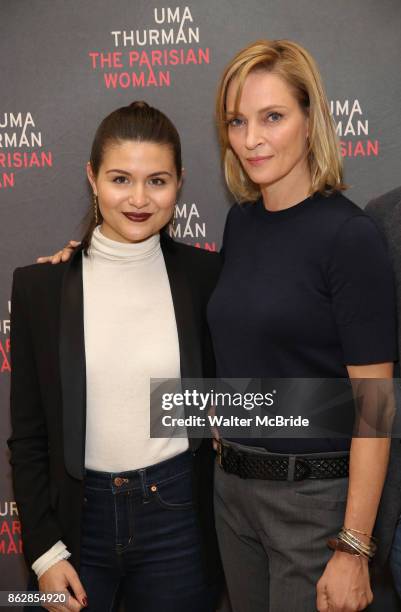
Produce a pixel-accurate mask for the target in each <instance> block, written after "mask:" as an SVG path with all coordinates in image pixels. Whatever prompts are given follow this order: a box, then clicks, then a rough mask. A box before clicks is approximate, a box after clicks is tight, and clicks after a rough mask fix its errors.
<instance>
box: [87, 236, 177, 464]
mask: <svg viewBox="0 0 401 612" xmlns="http://www.w3.org/2000/svg"><path fill="white" fill-rule="evenodd" d="M83 287H84V329H85V353H86V385H87V391H86V451H85V467H87V468H89V469H92V470H99V471H102V472H122V471H127V470H136V469H139V468H143V467H146V466H148V465H152V464H154V463H158V462H159V461H163V460H164V459H168V458H170V457H173V456H174V455H177V454H178V453H180V452H183V451H184V450H186V449H187V448H188V440H187V439H183V438H160V439H159V438H153V439H151V438H149V386H150V378H179V377H180V355H179V347H178V335H177V325H176V321H175V314H174V307H173V301H172V297H171V290H170V284H169V280H168V277H167V271H166V266H165V263H164V258H163V253H162V251H161V248H160V237H159V234H157V235H155V236H150V238H148V239H147V240H145V241H143V242H140V243H129V244H128V243H124V242H116V241H114V240H110V239H109V238H106V237H105V236H103V234H102V233H101V231H100V228H96V229H95V231H94V233H93V236H92V241H91V247H90V250H89V256H88V257H83Z"/></svg>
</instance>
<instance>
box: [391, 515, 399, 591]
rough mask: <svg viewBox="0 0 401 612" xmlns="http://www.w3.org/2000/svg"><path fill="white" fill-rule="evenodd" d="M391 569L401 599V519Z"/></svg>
mask: <svg viewBox="0 0 401 612" xmlns="http://www.w3.org/2000/svg"><path fill="white" fill-rule="evenodd" d="M390 567H391V573H392V574H393V579H394V586H395V588H396V589H397V593H398V596H399V597H400V598H401V518H400V519H399V520H398V523H397V526H396V529H395V533H394V540H393V546H392V548H391V555H390Z"/></svg>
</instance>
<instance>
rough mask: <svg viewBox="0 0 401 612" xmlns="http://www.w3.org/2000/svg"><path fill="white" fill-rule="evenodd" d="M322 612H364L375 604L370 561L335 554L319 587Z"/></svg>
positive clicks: (317, 601) (320, 609) (317, 602)
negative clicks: (372, 603) (356, 611)
mask: <svg viewBox="0 0 401 612" xmlns="http://www.w3.org/2000/svg"><path fill="white" fill-rule="evenodd" d="M316 591H317V600H316V607H317V609H318V611H319V612H354V611H355V610H365V608H366V607H367V606H368V605H369V604H370V603H371V602H372V600H373V593H372V590H371V588H370V578H369V567H368V560H367V559H365V558H363V557H360V556H357V555H350V554H349V553H345V552H340V551H335V553H334V554H333V556H332V558H331V559H330V561H329V562H328V563H327V565H326V568H325V570H324V572H323V574H322V576H321V578H320V580H319V582H318V583H317V585H316Z"/></svg>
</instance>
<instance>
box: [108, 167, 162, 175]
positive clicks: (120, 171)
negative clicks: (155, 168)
mask: <svg viewBox="0 0 401 612" xmlns="http://www.w3.org/2000/svg"><path fill="white" fill-rule="evenodd" d="M111 172H117V173H118V174H125V175H126V176H131V173H130V172H127V171H126V170H120V169H119V168H112V169H111V170H107V171H106V174H109V173H111ZM161 174H167V175H168V176H173V175H172V173H171V172H168V171H167V170H160V171H159V172H152V174H148V176H160V175H161Z"/></svg>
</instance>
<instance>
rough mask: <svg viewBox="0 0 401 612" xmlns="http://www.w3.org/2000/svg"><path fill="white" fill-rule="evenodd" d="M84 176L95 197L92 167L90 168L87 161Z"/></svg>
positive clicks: (95, 190)
mask: <svg viewBox="0 0 401 612" xmlns="http://www.w3.org/2000/svg"><path fill="white" fill-rule="evenodd" d="M86 176H87V177H88V181H89V182H90V184H91V187H92V189H93V193H94V194H95V195H97V188H96V180H95V175H94V174H93V170H92V166H91V163H90V162H89V161H88V163H87V164H86Z"/></svg>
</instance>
